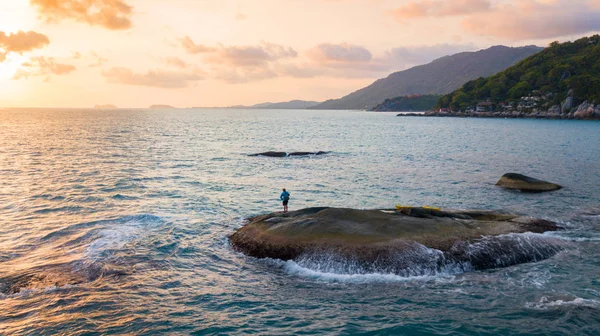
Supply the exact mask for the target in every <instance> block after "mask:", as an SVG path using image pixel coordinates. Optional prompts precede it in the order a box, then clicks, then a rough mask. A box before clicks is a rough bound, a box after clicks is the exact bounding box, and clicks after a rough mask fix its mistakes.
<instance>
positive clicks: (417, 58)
mask: <svg viewBox="0 0 600 336" xmlns="http://www.w3.org/2000/svg"><path fill="white" fill-rule="evenodd" d="M476 49H477V47H475V45H474V44H447V43H444V44H436V45H431V46H410V47H398V48H393V49H391V50H389V51H388V52H387V53H386V59H387V60H388V61H389V62H390V64H391V65H393V66H394V67H395V68H406V67H408V66H414V65H420V64H425V63H429V62H431V61H433V60H435V59H438V58H440V57H444V56H448V55H454V54H457V53H460V52H465V51H472V50H476Z"/></svg>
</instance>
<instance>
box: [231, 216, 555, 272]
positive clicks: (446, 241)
mask: <svg viewBox="0 0 600 336" xmlns="http://www.w3.org/2000/svg"><path fill="white" fill-rule="evenodd" d="M557 229H558V227H557V226H556V225H555V223H553V222H549V221H546V220H541V219H534V218H529V217H521V216H517V215H512V214H501V213H495V212H490V211H439V210H434V209H425V208H403V209H401V210H356V209H343V208H308V209H303V210H298V211H293V212H289V213H286V214H284V213H272V214H268V215H262V216H257V217H253V218H250V219H249V223H248V224H247V225H245V226H244V227H242V228H241V229H239V230H237V231H236V232H235V233H234V234H233V235H232V236H231V237H230V242H231V245H232V246H233V248H234V249H235V250H237V251H240V252H243V253H245V254H247V255H249V256H252V257H257V258H276V259H282V260H306V259H311V260H313V261H315V264H318V265H323V264H324V263H325V264H326V263H331V262H334V263H340V260H341V261H342V263H343V264H345V265H353V266H352V267H355V268H356V269H359V272H371V271H374V272H392V273H395V274H407V273H406V272H409V273H408V274H411V273H410V272H413V271H414V270H423V273H430V272H432V271H436V270H440V269H443V268H446V267H461V268H463V269H465V270H471V269H487V268H494V267H504V266H510V265H514V264H518V263H524V262H531V261H537V260H542V259H545V258H548V257H550V256H552V255H554V254H555V253H557V252H558V251H560V250H561V249H563V246H562V245H561V243H560V242H559V241H557V240H554V239H552V238H549V237H545V236H539V235H510V234H512V233H524V232H534V233H542V232H545V231H554V230H557ZM523 240H527V242H526V243H524V242H523ZM411 270H412V271H411ZM417 273H419V272H417Z"/></svg>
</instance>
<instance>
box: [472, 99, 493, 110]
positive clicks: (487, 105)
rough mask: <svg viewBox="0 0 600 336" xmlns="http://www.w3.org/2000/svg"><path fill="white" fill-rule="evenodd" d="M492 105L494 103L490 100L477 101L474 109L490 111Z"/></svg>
mask: <svg viewBox="0 0 600 336" xmlns="http://www.w3.org/2000/svg"><path fill="white" fill-rule="evenodd" d="M493 107H494V104H493V103H492V102H489V101H485V102H479V103H477V106H476V107H475V110H476V111H477V112H490V111H492V110H493Z"/></svg>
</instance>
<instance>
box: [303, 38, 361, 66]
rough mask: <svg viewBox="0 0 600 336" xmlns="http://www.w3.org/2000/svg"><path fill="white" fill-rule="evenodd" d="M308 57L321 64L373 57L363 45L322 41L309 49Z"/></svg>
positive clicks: (359, 60) (358, 61)
mask: <svg viewBox="0 0 600 336" xmlns="http://www.w3.org/2000/svg"><path fill="white" fill-rule="evenodd" d="M309 55H310V57H311V58H312V59H313V60H315V61H317V62H319V63H322V64H331V63H365V62H370V61H371V60H372V59H373V55H372V54H371V52H370V51H369V50H367V49H366V48H364V47H361V46H356V45H352V44H347V43H342V44H331V43H323V44H319V45H318V46H316V47H314V48H313V49H312V50H310V51H309Z"/></svg>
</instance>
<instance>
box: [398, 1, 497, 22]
mask: <svg viewBox="0 0 600 336" xmlns="http://www.w3.org/2000/svg"><path fill="white" fill-rule="evenodd" d="M490 9H491V4H490V1H489V0H452V1H447V0H444V1H441V0H425V1H413V2H409V3H408V4H406V5H404V6H401V7H399V8H397V9H395V10H393V11H392V15H393V16H394V17H395V18H397V19H407V18H419V17H444V16H460V15H468V14H473V13H479V12H485V11H489V10H490Z"/></svg>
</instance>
